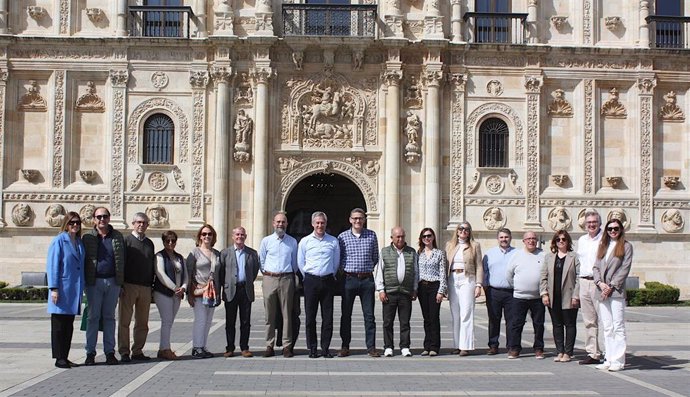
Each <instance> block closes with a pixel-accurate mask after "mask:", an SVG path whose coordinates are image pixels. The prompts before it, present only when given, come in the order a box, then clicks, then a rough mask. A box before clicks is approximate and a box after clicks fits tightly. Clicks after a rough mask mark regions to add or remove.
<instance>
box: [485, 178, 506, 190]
mask: <svg viewBox="0 0 690 397" xmlns="http://www.w3.org/2000/svg"><path fill="white" fill-rule="evenodd" d="M485 185H486V190H487V191H488V192H489V193H491V194H499V193H501V191H503V186H504V185H503V180H502V179H501V177H500V176H498V175H491V176H489V177H488V178H486V182H485Z"/></svg>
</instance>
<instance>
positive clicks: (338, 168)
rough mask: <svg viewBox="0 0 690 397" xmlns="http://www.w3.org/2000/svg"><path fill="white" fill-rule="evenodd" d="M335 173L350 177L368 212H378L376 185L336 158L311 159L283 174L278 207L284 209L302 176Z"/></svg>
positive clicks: (351, 166)
mask: <svg viewBox="0 0 690 397" xmlns="http://www.w3.org/2000/svg"><path fill="white" fill-rule="evenodd" d="M320 172H323V173H329V172H332V173H336V174H340V175H342V176H345V177H347V178H348V179H350V180H351V181H352V182H353V183H354V184H355V185H356V186H357V187H358V188H359V190H360V191H361V192H362V195H363V196H364V200H365V202H366V204H367V209H368V212H369V213H378V203H377V200H376V186H375V185H374V184H373V183H372V179H371V177H369V176H367V175H366V174H364V173H363V172H362V171H360V170H358V169H357V168H356V167H355V166H353V165H352V164H348V163H346V162H343V161H337V160H313V161H309V162H306V163H304V164H302V165H301V166H299V167H296V168H295V169H294V170H292V171H290V172H289V173H287V174H286V175H284V176H283V178H282V180H281V181H280V193H279V195H278V197H277V200H276V201H277V204H278V206H277V207H278V208H280V209H285V206H286V204H287V199H288V196H289V195H290V192H292V190H293V189H294V188H295V186H297V184H298V183H299V182H300V181H301V180H302V179H304V178H306V177H308V176H310V175H313V174H317V173H320Z"/></svg>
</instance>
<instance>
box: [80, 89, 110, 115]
mask: <svg viewBox="0 0 690 397" xmlns="http://www.w3.org/2000/svg"><path fill="white" fill-rule="evenodd" d="M77 111H78V112H84V113H103V112H105V102H103V100H102V99H101V98H100V97H99V96H98V94H96V83H94V82H93V81H89V82H87V83H86V93H85V94H84V95H82V96H80V97H79V99H77Z"/></svg>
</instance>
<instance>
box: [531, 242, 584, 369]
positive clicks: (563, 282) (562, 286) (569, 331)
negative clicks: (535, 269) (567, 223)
mask: <svg viewBox="0 0 690 397" xmlns="http://www.w3.org/2000/svg"><path fill="white" fill-rule="evenodd" d="M579 273H580V261H579V260H578V259H577V255H576V254H575V253H574V252H573V240H572V239H571V238H570V234H568V232H566V231H565V230H561V231H559V232H556V234H555V235H554V236H553V238H552V239H551V252H550V253H548V254H546V257H545V258H544V266H543V267H542V269H541V283H540V285H539V294H540V295H541V301H542V302H543V303H544V305H545V306H546V307H548V309H549V314H550V315H551V323H552V324H553V340H554V341H555V343H556V350H557V351H558V355H557V356H556V357H554V359H553V361H555V362H561V363H565V362H568V361H570V359H571V357H572V356H573V348H574V346H575V335H576V333H577V308H578V307H579V306H580V300H579V296H580V283H579V282H578V280H579V279H578V276H577V275H578V274H579ZM564 329H565V341H564V337H563V336H564V333H563V331H564Z"/></svg>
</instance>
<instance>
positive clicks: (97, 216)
mask: <svg viewBox="0 0 690 397" xmlns="http://www.w3.org/2000/svg"><path fill="white" fill-rule="evenodd" d="M95 218H96V219H98V220H99V221H100V220H103V219H108V218H110V215H107V214H105V215H96V216H95Z"/></svg>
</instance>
